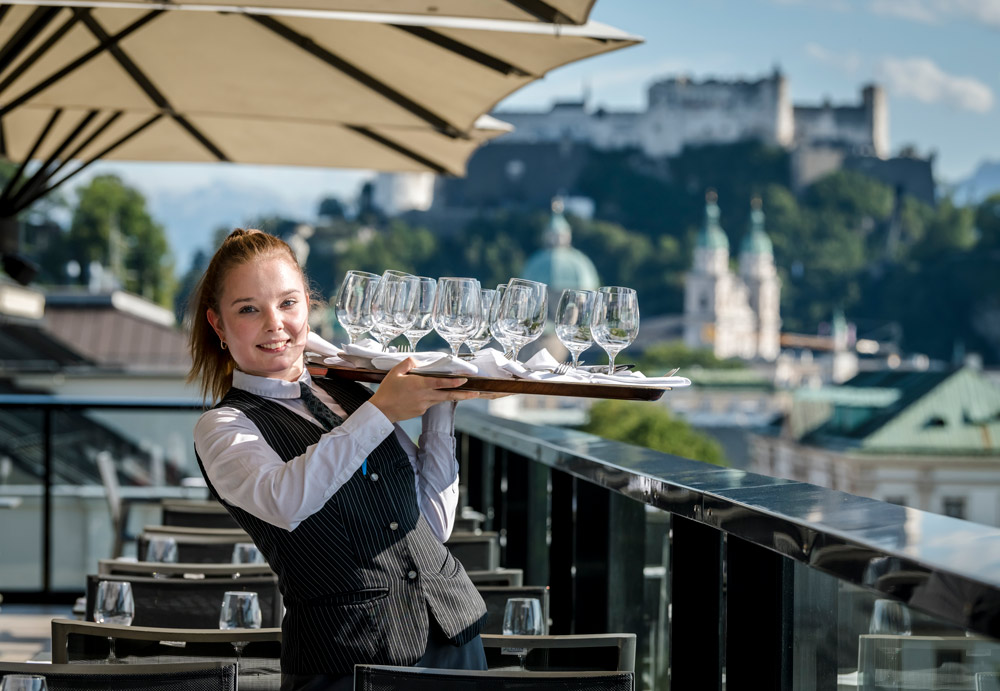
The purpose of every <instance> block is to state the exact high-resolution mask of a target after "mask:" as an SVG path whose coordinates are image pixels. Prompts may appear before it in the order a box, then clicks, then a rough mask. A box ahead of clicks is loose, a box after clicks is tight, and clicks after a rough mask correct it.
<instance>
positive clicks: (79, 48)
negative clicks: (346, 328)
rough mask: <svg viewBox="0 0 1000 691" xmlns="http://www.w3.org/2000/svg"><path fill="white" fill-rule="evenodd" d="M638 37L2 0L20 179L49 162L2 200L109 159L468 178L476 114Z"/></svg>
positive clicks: (2, 40) (2, 75)
mask: <svg viewBox="0 0 1000 691" xmlns="http://www.w3.org/2000/svg"><path fill="white" fill-rule="evenodd" d="M334 2H335V4H336V0H334ZM476 2H480V3H483V2H485V0H475V2H473V1H471V0H470V4H476ZM400 3H401V4H408V3H407V2H406V0H400ZM446 4H447V3H446ZM500 4H502V3H500ZM516 4H524V3H523V2H519V3H516ZM563 4H566V5H573V4H576V5H589V3H580V2H576V3H574V2H571V1H570V0H566V2H565V3H563ZM639 40H640V39H638V38H636V37H634V36H630V35H628V34H625V33H623V32H621V31H618V30H617V29H613V28H611V27H607V26H604V25H600V24H597V23H593V22H591V23H588V24H585V25H583V26H554V25H551V24H547V23H543V22H527V21H487V20H480V19H469V18H454V17H432V16H417V15H413V14H409V15H404V14H393V15H388V14H377V13H372V12H336V11H314V10H308V9H301V8H288V7H285V8H275V7H271V8H264V7H252V6H240V7H235V6H231V7H225V6H219V5H212V6H209V5H201V4H169V5H168V4H163V5H160V4H149V3H141V4H140V3H135V2H132V3H129V2H124V3H122V2H118V3H113V4H112V3H94V2H90V3H86V2H85V3H76V4H73V5H68V4H54V3H53V4H49V3H39V2H32V3H25V4H7V5H0V45H2V48H0V153H2V154H3V155H5V156H6V157H7V158H9V159H11V160H13V161H15V162H20V163H22V168H21V171H19V173H25V172H26V171H28V170H31V168H29V166H28V165H27V164H28V162H29V161H36V162H37V165H36V166H35V168H34V170H33V174H32V175H31V176H30V177H27V178H25V180H24V181H23V182H22V183H17V181H16V180H15V184H10V185H8V186H7V188H6V189H5V190H4V191H3V193H2V195H0V216H8V217H9V216H12V215H13V214H15V213H16V212H17V211H18V210H20V209H23V208H25V207H26V206H27V205H29V204H30V203H32V202H33V201H34V200H36V199H37V198H38V197H40V196H42V195H43V194H45V193H46V192H47V191H48V190H50V189H52V188H53V187H55V186H56V185H58V184H60V183H61V182H63V181H64V180H65V179H67V178H68V177H69V176H71V175H72V174H75V173H76V172H79V170H81V169H82V168H83V167H85V166H86V165H89V164H90V163H91V162H93V161H95V160H97V159H106V160H133V161H135V160H142V161H192V162H198V161H229V162H241V163H258V164H259V163H263V164H285V165H297V166H323V167H348V168H367V169H376V170H391V171H432V172H435V173H452V174H461V173H462V172H463V171H464V165H465V161H466V159H467V157H468V156H469V155H470V154H471V153H472V151H473V150H474V149H475V148H476V146H478V145H479V144H481V143H482V142H483V141H485V140H486V139H488V138H490V137H491V136H495V135H496V134H500V133H502V131H503V127H502V125H500V124H499V123H497V122H496V121H495V120H488V121H483V120H481V119H480V118H481V116H482V115H483V114H484V113H486V112H487V111H488V110H489V109H490V108H492V107H493V106H494V105H495V104H496V103H497V102H498V101H500V100H501V99H502V98H504V97H505V96H507V95H508V94H510V93H511V92H513V91H515V90H516V89H518V88H520V87H522V86H524V85H525V84H528V83H530V82H532V81H534V80H536V79H538V78H540V77H542V76H543V75H544V74H545V73H546V72H547V71H549V70H551V69H553V68H555V67H558V66H560V65H564V64H566V63H569V62H573V61H576V60H580V59H583V58H586V57H590V56H593V55H597V54H600V53H604V52H608V51H611V50H615V49H618V48H622V47H625V46H628V45H632V44H635V43H637V42H638V41H639ZM477 123H478V124H479V126H478V127H477ZM71 161H75V162H76V163H75V164H73V165H75V166H76V167H75V168H74V167H73V165H69V166H68V165H67V164H68V163H69V162H71Z"/></svg>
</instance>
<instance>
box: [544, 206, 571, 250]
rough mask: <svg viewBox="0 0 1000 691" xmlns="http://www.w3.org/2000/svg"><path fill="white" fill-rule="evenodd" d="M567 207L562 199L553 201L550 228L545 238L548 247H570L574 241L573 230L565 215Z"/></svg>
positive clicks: (547, 229) (546, 231) (546, 230)
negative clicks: (564, 211) (564, 210)
mask: <svg viewBox="0 0 1000 691" xmlns="http://www.w3.org/2000/svg"><path fill="white" fill-rule="evenodd" d="M564 208H565V205H564V204H563V200H562V199H561V198H560V197H553V199H552V215H551V216H550V217H549V227H548V228H546V229H545V235H544V236H543V241H544V245H545V246H546V247H569V246H570V244H571V243H572V241H573V229H572V228H571V227H570V225H569V221H567V220H566V216H564V215H563V209H564Z"/></svg>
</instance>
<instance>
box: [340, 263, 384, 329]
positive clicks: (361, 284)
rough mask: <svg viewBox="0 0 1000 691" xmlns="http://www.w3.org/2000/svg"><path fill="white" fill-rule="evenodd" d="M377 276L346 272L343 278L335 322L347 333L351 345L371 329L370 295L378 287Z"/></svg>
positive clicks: (366, 273)
mask: <svg viewBox="0 0 1000 691" xmlns="http://www.w3.org/2000/svg"><path fill="white" fill-rule="evenodd" d="M378 280H379V277H378V274H371V273H368V272H367V271H348V272H347V274H346V275H345V276H344V280H343V282H342V283H341V284H340V289H339V290H338V291H337V297H336V299H335V301H334V307H335V308H336V310H337V321H339V322H340V325H341V326H342V327H344V330H345V331H347V336H348V338H349V339H350V342H351V343H354V342H355V341H357V340H358V337H359V336H360V335H361V334H363V333H364V332H365V331H368V330H369V329H370V328H371V327H372V310H371V307H372V295H374V294H375V288H376V286H377V285H378Z"/></svg>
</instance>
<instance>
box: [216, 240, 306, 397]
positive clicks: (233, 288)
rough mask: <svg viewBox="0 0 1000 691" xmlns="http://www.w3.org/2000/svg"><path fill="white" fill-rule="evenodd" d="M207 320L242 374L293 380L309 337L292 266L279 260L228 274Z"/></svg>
mask: <svg viewBox="0 0 1000 691" xmlns="http://www.w3.org/2000/svg"><path fill="white" fill-rule="evenodd" d="M207 316H208V321H209V322H210V323H211V324H212V327H213V328H214V329H215V332H216V333H217V334H218V335H219V338H221V339H222V340H224V341H225V342H226V345H227V346H228V347H229V352H230V353H232V356H233V360H235V361H236V366H237V367H239V368H240V369H241V370H243V371H244V372H246V373H247V374H254V375H257V376H260V377H271V378H272V379H285V380H287V381H295V380H296V379H298V378H299V376H301V374H302V351H303V349H304V348H305V344H306V335H307V334H308V333H309V325H308V322H309V298H308V297H307V296H306V291H305V286H304V285H303V283H302V275H301V274H300V273H299V270H298V267H296V266H293V265H292V264H291V262H290V261H289V260H288V259H286V258H284V257H281V256H274V257H268V258H264V259H258V260H257V261H253V262H249V263H247V264H242V265H240V266H238V267H236V268H235V269H232V270H230V272H229V273H228V274H227V275H226V277H225V279H224V281H223V287H222V294H221V295H220V296H219V312H218V314H216V313H215V312H214V311H213V310H211V309H210V310H208V315H207Z"/></svg>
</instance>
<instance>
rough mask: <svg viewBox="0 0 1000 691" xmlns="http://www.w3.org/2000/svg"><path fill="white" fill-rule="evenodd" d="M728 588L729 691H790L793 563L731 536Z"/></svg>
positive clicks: (727, 542) (727, 643)
mask: <svg viewBox="0 0 1000 691" xmlns="http://www.w3.org/2000/svg"><path fill="white" fill-rule="evenodd" d="M726 586H727V587H726V688H727V689H734V690H735V691H738V690H739V689H773V691H791V690H792V598H793V594H794V590H793V588H794V583H793V572H792V563H791V562H790V561H789V560H788V559H786V558H784V557H782V556H781V555H780V554H778V553H777V552H772V551H771V550H769V549H765V548H763V547H759V546H757V545H754V544H752V543H750V542H747V541H746V540H743V539H741V538H738V537H735V536H733V535H730V536H729V537H728V539H727V540H726ZM833 679H834V680H836V674H834V676H833Z"/></svg>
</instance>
